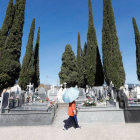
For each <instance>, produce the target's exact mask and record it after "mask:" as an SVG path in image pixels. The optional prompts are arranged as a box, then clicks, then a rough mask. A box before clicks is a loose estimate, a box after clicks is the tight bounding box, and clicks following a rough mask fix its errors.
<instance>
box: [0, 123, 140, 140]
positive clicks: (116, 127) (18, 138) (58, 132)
mask: <svg viewBox="0 0 140 140" xmlns="http://www.w3.org/2000/svg"><path fill="white" fill-rule="evenodd" d="M139 132H140V124H92V125H90V124H88V125H82V129H80V130H75V129H71V128H70V129H69V130H68V131H63V130H62V127H54V126H11V127H0V140H140V133H139Z"/></svg>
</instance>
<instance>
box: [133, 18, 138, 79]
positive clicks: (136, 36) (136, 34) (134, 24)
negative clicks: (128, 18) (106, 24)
mask: <svg viewBox="0 0 140 140" xmlns="http://www.w3.org/2000/svg"><path fill="white" fill-rule="evenodd" d="M132 22H133V27H134V34H135V44H136V62H137V76H138V80H139V81H140V32H139V29H138V26H137V23H136V20H135V18H132Z"/></svg>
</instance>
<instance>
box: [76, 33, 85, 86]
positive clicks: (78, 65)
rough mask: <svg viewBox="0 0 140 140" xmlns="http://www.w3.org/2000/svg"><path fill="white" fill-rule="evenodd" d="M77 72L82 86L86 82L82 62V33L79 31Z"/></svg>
mask: <svg viewBox="0 0 140 140" xmlns="http://www.w3.org/2000/svg"><path fill="white" fill-rule="evenodd" d="M77 72H78V79H77V81H78V86H79V87H82V86H83V82H84V75H83V64H82V49H81V42H80V33H78V41H77Z"/></svg>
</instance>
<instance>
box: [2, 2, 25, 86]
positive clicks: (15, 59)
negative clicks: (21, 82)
mask: <svg viewBox="0 0 140 140" xmlns="http://www.w3.org/2000/svg"><path fill="white" fill-rule="evenodd" d="M14 7H15V15H14V20H13V24H12V27H11V29H10V32H8V34H9V35H8V38H6V42H5V47H4V48H3V49H2V50H1V52H0V88H7V87H9V86H13V85H14V84H15V81H16V80H17V79H18V77H19V72H20V62H19V58H20V54H21V52H20V51H21V44H22V35H23V25H24V10H25V0H16V3H15V6H14Z"/></svg>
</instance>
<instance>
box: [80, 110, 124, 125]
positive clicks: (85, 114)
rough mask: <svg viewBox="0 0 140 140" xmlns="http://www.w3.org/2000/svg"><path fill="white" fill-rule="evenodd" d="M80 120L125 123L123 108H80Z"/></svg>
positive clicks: (83, 121)
mask: <svg viewBox="0 0 140 140" xmlns="http://www.w3.org/2000/svg"><path fill="white" fill-rule="evenodd" d="M77 118H78V122H79V123H80V124H86V123H90V124H91V123H125V119H124V113H123V110H98V111H97V110H90V111H89V110H78V115H77Z"/></svg>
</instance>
